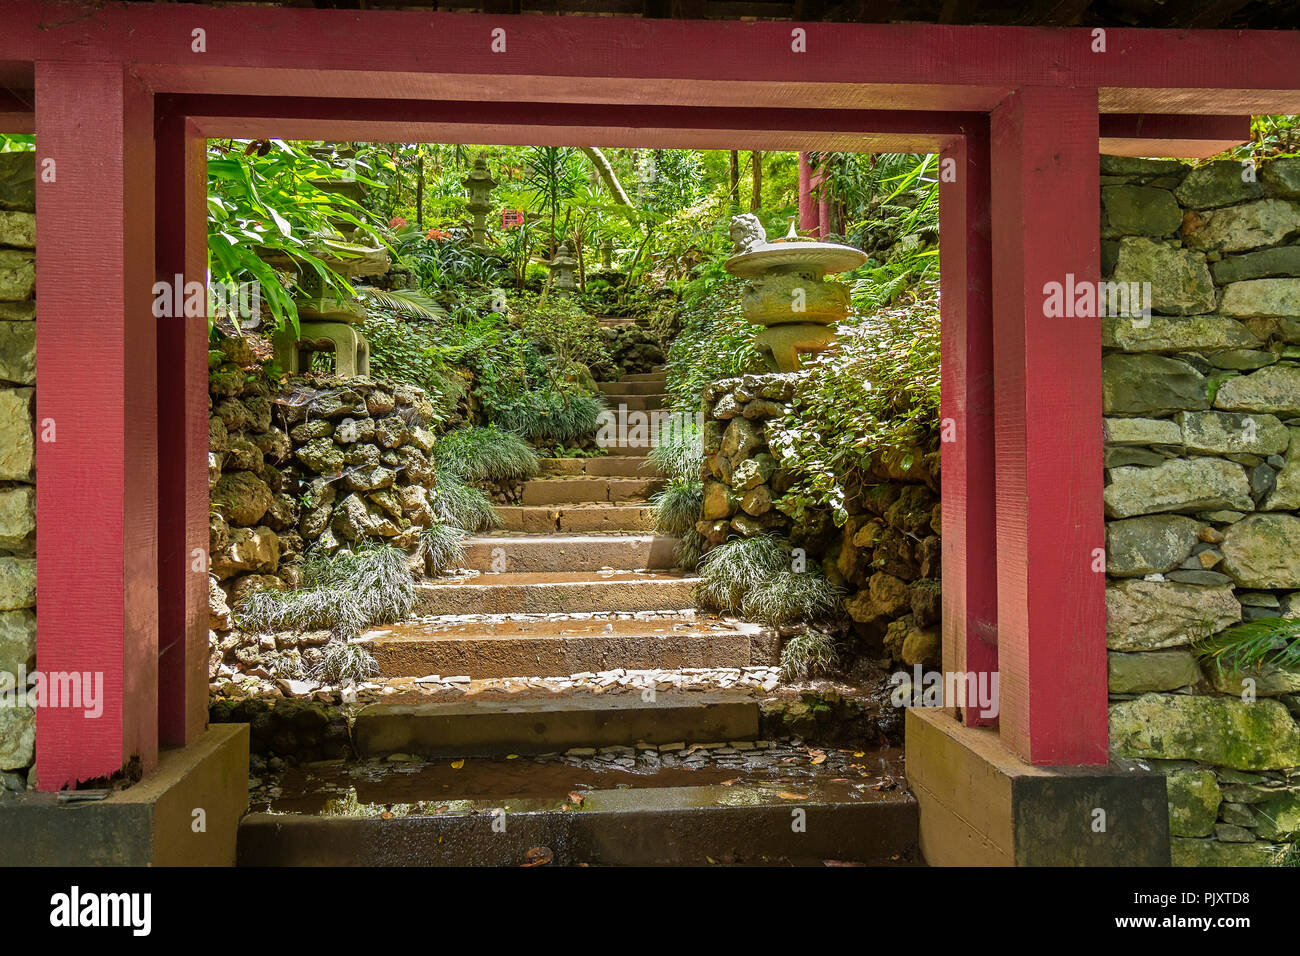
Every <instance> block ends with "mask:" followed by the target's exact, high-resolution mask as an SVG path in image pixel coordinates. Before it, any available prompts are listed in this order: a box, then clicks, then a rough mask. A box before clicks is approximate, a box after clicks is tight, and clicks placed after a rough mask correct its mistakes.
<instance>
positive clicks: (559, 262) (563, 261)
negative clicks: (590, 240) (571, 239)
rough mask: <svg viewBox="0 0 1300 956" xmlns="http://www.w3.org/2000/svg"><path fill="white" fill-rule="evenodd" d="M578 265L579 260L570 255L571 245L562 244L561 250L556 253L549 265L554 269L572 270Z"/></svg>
mask: <svg viewBox="0 0 1300 956" xmlns="http://www.w3.org/2000/svg"><path fill="white" fill-rule="evenodd" d="M577 264H578V260H577V259H575V258H573V256H571V255H569V244H568V243H567V242H562V243H560V248H559V249H557V250H556V251H555V258H554V259H552V260H551V261H550V262H549V263H547V265H549V266H550V267H551V268H553V269H571V268H573V267H574V266H576V265H577Z"/></svg>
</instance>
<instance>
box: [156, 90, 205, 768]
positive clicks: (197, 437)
mask: <svg viewBox="0 0 1300 956" xmlns="http://www.w3.org/2000/svg"><path fill="white" fill-rule="evenodd" d="M157 135H158V145H157V173H158V175H157V193H156V196H157V208H156V216H155V219H156V224H157V225H156V229H157V248H156V250H155V252H156V258H157V279H158V281H159V282H164V283H167V284H168V286H172V287H174V286H179V288H180V289H181V294H182V295H183V294H184V290H185V288H186V287H187V285H188V283H191V282H195V283H198V284H199V285H201V286H203V287H204V289H205V290H206V287H207V283H206V274H207V227H206V223H207V163H206V159H205V150H204V144H205V140H204V138H203V136H202V135H201V134H200V132H199V130H198V127H197V126H196V125H195V123H194V122H193V121H192V120H190V119H188V118H187V117H185V116H179V115H177V116H166V117H162V118H161V121H160V122H159V124H158V134H157ZM178 276H179V277H180V278H179V279H178V278H177V277H178ZM205 301H206V300H205ZM173 311H175V310H174V309H173ZM157 323H158V512H159V513H158V575H159V580H158V635H159V647H158V732H159V742H160V743H161V744H162V745H164V746H180V745H183V744H187V743H189V742H190V741H191V740H193V739H194V738H195V737H196V736H197V735H198V734H200V733H202V732H203V730H204V728H205V727H207V718H208V706H207V700H208V678H207V674H208V670H207V668H208V586H207V585H208V575H207V566H208V560H207V558H208V554H207V552H208V466H207V456H208V404H207V398H208V325H207V319H206V309H205V310H204V315H203V316H187V315H185V314H184V310H181V311H180V312H179V314H175V315H172V316H163V317H160V318H158V320H157Z"/></svg>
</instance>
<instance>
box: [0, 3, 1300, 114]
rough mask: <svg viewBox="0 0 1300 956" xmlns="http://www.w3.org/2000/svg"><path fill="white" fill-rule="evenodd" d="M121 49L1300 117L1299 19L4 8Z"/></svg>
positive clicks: (239, 89)
mask: <svg viewBox="0 0 1300 956" xmlns="http://www.w3.org/2000/svg"><path fill="white" fill-rule="evenodd" d="M199 31H201V32H199ZM496 31H501V32H496ZM796 31H802V33H796ZM800 51H802V52H800ZM104 58H113V59H118V58H120V59H122V60H125V61H128V62H130V63H132V69H133V71H134V73H135V75H137V76H138V77H139V78H140V79H141V80H142V81H144V82H145V83H147V84H148V85H149V86H150V87H151V88H152V89H153V90H155V91H156V92H204V93H213V92H215V93H240V94H251V95H288V96H296V95H311V96H345V97H391V98H398V99H431V100H436V99H468V100H480V101H481V100H529V101H547V100H549V101H591V100H597V101H600V102H606V103H619V104H652V103H666V104H676V105H705V104H712V105H723V106H726V105H729V106H737V107H758V106H776V107H784V106H790V105H791V104H797V105H799V106H802V107H810V108H819V109H826V108H830V109H836V108H841V109H842V108H876V109H883V108H890V109H905V110H906V109H925V110H985V111H987V110H989V109H992V108H993V107H994V106H996V105H997V104H998V103H999V102H1000V101H1002V100H1003V99H1004V98H1005V97H1006V96H1007V95H1008V93H1009V92H1010V91H1011V90H1013V89H1016V88H1020V87H1025V86H1037V87H1075V88H1091V89H1097V90H1098V91H1099V108H1100V110H1101V112H1103V113H1110V112H1121V113H1143V112H1154V111H1157V110H1159V111H1162V112H1170V113H1212V114H1239V115H1244V114H1251V113H1265V112H1269V113H1276V112H1300V91H1298V90H1297V89H1296V87H1297V85H1300V84H1297V80H1296V72H1295V64H1296V63H1297V62H1300V35H1297V33H1295V32H1294V31H1249V30H1246V31H1211V30H1206V31H1176V30H1136V29H1125V30H1119V29H1115V30H1106V31H1104V33H1103V34H1100V35H1098V34H1096V33H1095V31H1091V30H1088V29H1068V30H1063V29H1044V28H1028V27H973V26H944V25H934V24H840V23H808V24H792V23H766V22H764V23H759V22H735V21H717V22H715V21H708V22H694V21H675V20H627V19H618V20H613V19H608V18H594V17H522V18H519V17H516V18H509V17H498V16H492V15H486V14H455V13H419V12H414V11H341V10H340V11H317V10H298V9H288V8H248V7H238V8H212V7H207V6H194V5H188V4H187V5H176V4H163V5H160V4H149V5H144V4H140V5H132V4H124V5H114V6H105V7H102V8H101V7H100V6H99V5H98V4H90V3H84V2H68V3H51V2H41V0H9V2H7V3H6V4H5V5H4V7H3V12H2V13H0V62H4V61H15V62H31V61H34V60H37V59H53V60H71V61H75V60H86V59H104ZM593 81H599V82H593Z"/></svg>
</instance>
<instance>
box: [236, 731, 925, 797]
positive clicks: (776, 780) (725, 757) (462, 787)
mask: <svg viewBox="0 0 1300 956" xmlns="http://www.w3.org/2000/svg"><path fill="white" fill-rule="evenodd" d="M249 787H250V794H249V809H250V810H251V811H270V812H278V813H309V814H323V815H345V816H352V815H355V816H380V817H383V816H413V815H437V814H441V813H465V812H471V813H473V812H485V811H487V810H489V809H490V808H494V807H505V808H507V809H513V810H525V809H529V810H530V809H566V808H567V809H578V808H581V807H582V806H583V804H584V802H585V801H586V797H587V795H590V794H598V793H599V792H600V791H614V790H647V791H648V790H654V789H659V788H668V787H673V788H681V787H700V788H704V789H702V790H701V793H706V792H707V793H708V794H711V796H710V797H708V799H709V800H710V801H711V802H714V803H718V804H725V803H733V802H748V801H749V800H751V799H758V798H760V797H762V798H765V799H772V798H776V799H782V800H790V801H792V802H799V801H803V800H808V799H812V798H814V797H816V798H825V799H834V800H843V801H852V802H856V801H874V800H880V799H883V798H887V797H889V796H891V795H892V796H897V795H898V794H900V793H901V792H902V791H903V790H904V788H905V782H904V778H903V766H902V752H901V750H899V749H897V748H893V747H883V748H877V747H871V748H865V749H852V748H831V747H826V748H823V747H817V746H813V745H810V744H807V743H805V742H804V741H803V740H801V739H799V738H797V737H796V738H784V739H776V740H756V741H714V742H704V743H687V742H685V741H677V742H671V743H668V744H664V745H661V746H656V745H652V744H639V745H637V746H611V747H601V748H598V749H597V748H574V749H572V750H568V751H565V752H563V753H551V754H542V755H539V756H515V755H508V756H506V757H501V758H465V759H447V758H435V759H425V758H423V757H418V756H414V755H410V754H390V755H388V756H387V757H373V758H369V759H366V760H346V761H345V760H329V761H319V762H316V763H309V764H303V765H301V766H298V767H285V766H283V764H282V762H281V761H279V760H277V759H275V758H272V759H271V760H269V761H267V760H264V759H263V758H261V757H257V756H255V757H254V758H253V764H252V774H251V777H250V780H249Z"/></svg>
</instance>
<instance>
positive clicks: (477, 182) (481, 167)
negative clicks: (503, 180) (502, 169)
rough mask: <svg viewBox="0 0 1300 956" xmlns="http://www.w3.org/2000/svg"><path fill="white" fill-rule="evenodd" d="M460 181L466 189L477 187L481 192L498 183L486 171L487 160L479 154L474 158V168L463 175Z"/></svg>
mask: <svg viewBox="0 0 1300 956" xmlns="http://www.w3.org/2000/svg"><path fill="white" fill-rule="evenodd" d="M462 182H463V184H464V185H465V187H466V188H467V189H470V190H475V189H479V190H482V191H483V192H487V191H488V190H489V189H492V188H493V187H495V186H497V185H498V183H497V181H496V180H495V179H493V178H492V174H491V173H489V172H488V168H487V160H486V159H484V158H483V157H482V156H481V155H480V156H479V157H478V158H477V159H475V160H474V168H473V169H471V170H470V171H469V172H468V173H467V174H466V175H465V178H464V180H462Z"/></svg>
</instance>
